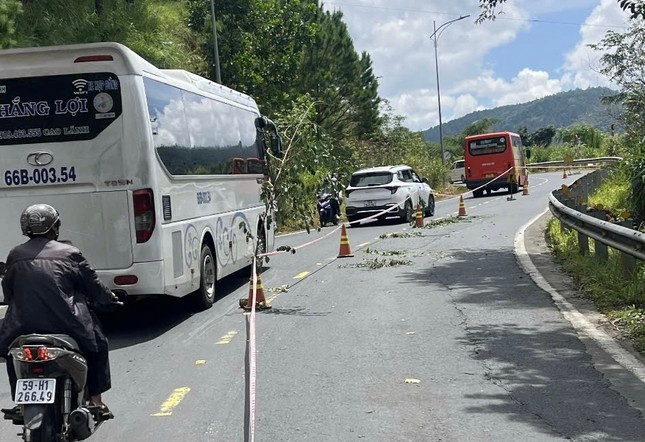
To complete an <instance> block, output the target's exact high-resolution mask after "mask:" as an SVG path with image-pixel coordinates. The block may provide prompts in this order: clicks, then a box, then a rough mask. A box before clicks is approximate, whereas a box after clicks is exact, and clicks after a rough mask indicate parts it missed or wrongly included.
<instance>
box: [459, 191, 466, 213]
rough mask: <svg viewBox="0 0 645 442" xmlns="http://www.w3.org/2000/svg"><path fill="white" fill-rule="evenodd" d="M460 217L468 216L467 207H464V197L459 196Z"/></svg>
mask: <svg viewBox="0 0 645 442" xmlns="http://www.w3.org/2000/svg"><path fill="white" fill-rule="evenodd" d="M459 216H466V206H465V205H464V196H463V195H460V196H459Z"/></svg>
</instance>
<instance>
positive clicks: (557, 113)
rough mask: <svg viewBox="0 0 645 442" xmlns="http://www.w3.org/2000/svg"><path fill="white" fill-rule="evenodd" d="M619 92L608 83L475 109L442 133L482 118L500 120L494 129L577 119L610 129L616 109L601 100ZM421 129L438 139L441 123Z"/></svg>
mask: <svg viewBox="0 0 645 442" xmlns="http://www.w3.org/2000/svg"><path fill="white" fill-rule="evenodd" d="M616 93H617V92H616V91H615V90H613V89H609V88H605V87H594V88H588V89H574V90H571V91H567V92H560V93H558V94H555V95H549V96H547V97H543V98H539V99H537V100H533V101H529V102H527V103H521V104H513V105H508V106H500V107H496V108H493V109H485V110H481V111H475V112H471V113H469V114H467V115H464V116H463V117H460V118H456V119H454V120H450V121H447V122H445V123H443V124H442V126H443V135H444V136H451V135H457V134H459V133H461V132H462V131H463V130H464V129H465V128H466V127H468V126H469V125H470V124H472V123H474V122H475V121H477V120H481V119H483V118H491V119H493V118H494V119H498V120H500V121H499V123H496V124H494V125H493V126H491V129H492V130H509V131H512V132H517V131H518V130H519V129H520V128H521V127H524V126H526V128H527V129H528V131H529V133H530V132H534V131H535V130H537V129H540V128H542V127H547V126H550V125H551V126H554V127H555V128H561V127H568V126H571V125H572V124H575V123H586V124H589V125H591V126H593V127H595V128H597V129H599V130H602V131H606V132H608V131H609V130H610V126H611V123H613V122H614V121H615V118H614V116H613V115H616V109H615V108H613V111H612V107H609V106H607V105H605V104H603V103H602V102H601V100H602V98H603V97H610V96H613V95H616ZM422 132H423V134H424V138H425V139H426V141H433V142H439V126H435V127H432V128H430V129H427V130H425V131H422Z"/></svg>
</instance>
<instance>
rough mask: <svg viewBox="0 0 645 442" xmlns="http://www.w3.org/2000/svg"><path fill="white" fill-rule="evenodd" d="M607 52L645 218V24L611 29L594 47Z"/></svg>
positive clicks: (635, 193) (636, 203) (635, 195)
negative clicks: (615, 30) (617, 29)
mask: <svg viewBox="0 0 645 442" xmlns="http://www.w3.org/2000/svg"><path fill="white" fill-rule="evenodd" d="M592 47H593V48H594V49H598V50H602V51H603V52H604V54H603V56H602V57H601V63H602V64H603V68H602V70H601V71H602V73H604V74H605V75H607V76H608V77H609V78H610V79H611V80H612V81H613V82H614V83H616V84H618V85H619V86H620V87H621V91H620V93H618V94H617V95H616V96H615V97H613V100H614V101H618V102H620V103H622V105H623V114H622V115H621V117H620V118H619V121H620V123H621V125H622V126H623V127H624V128H625V131H626V138H627V139H626V144H627V145H628V146H630V149H629V152H628V157H627V162H626V168H627V170H628V173H629V177H630V185H631V200H632V206H633V209H634V211H635V214H636V216H637V217H638V218H639V219H640V220H645V23H643V22H634V23H633V24H632V26H630V28H629V29H628V30H627V32H625V33H623V34H621V33H617V32H614V31H609V32H608V33H607V34H606V35H605V38H603V40H602V41H601V42H600V43H599V44H597V45H593V46H592Z"/></svg>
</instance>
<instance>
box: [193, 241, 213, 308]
mask: <svg viewBox="0 0 645 442" xmlns="http://www.w3.org/2000/svg"><path fill="white" fill-rule="evenodd" d="M199 275H200V276H199V290H197V291H196V292H195V293H194V294H193V296H194V300H195V305H196V306H197V307H198V308H199V309H201V310H206V309H209V308H211V306H212V305H213V302H215V282H216V280H217V278H216V277H215V275H216V268H215V258H214V256H213V251H212V250H211V248H210V246H209V245H208V244H204V245H203V246H202V253H201V255H200V259H199Z"/></svg>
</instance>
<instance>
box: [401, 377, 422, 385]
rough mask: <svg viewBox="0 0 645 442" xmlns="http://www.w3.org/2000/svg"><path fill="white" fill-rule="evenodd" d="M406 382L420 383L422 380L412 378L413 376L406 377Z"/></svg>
mask: <svg viewBox="0 0 645 442" xmlns="http://www.w3.org/2000/svg"><path fill="white" fill-rule="evenodd" d="M405 383H406V384H420V383H421V381H420V380H418V379H412V378H410V379H406V380H405Z"/></svg>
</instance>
